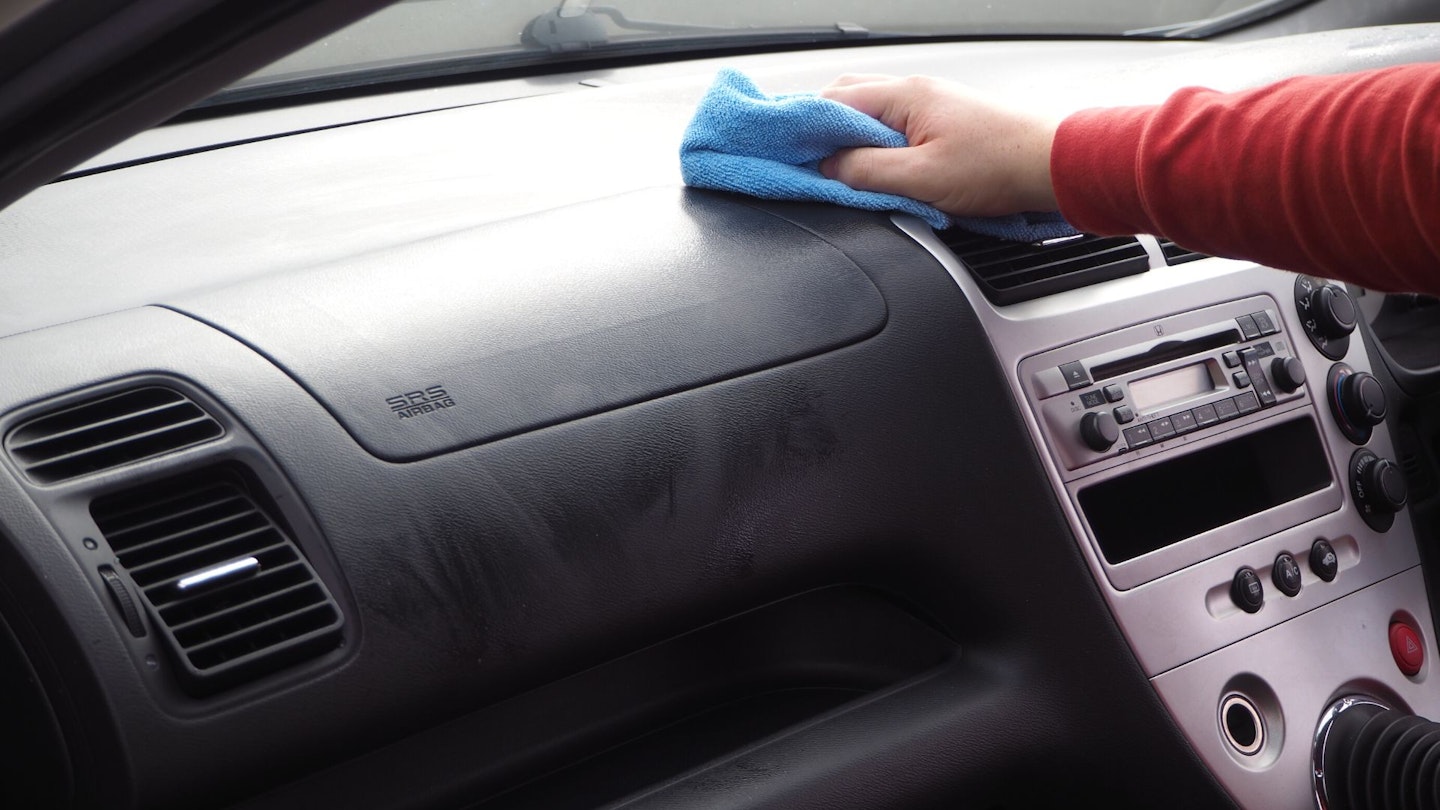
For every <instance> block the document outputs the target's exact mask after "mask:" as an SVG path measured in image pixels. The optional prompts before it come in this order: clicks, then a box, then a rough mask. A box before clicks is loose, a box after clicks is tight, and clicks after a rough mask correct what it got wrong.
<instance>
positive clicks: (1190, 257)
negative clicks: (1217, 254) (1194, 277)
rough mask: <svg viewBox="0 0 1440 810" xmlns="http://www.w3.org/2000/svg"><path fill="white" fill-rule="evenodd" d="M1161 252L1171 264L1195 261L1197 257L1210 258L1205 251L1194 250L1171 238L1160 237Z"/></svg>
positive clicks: (1167, 262)
mask: <svg viewBox="0 0 1440 810" xmlns="http://www.w3.org/2000/svg"><path fill="white" fill-rule="evenodd" d="M1156 241H1158V242H1159V243H1160V252H1161V253H1164V254H1165V263H1166V264H1168V265H1171V266H1174V265H1177V264H1184V263H1185V262H1193V261H1195V260H1196V259H1208V258H1210V257H1209V256H1206V255H1205V254H1204V253H1196V252H1195V251H1193V250H1189V249H1187V248H1183V247H1180V246H1179V245H1177V244H1175V243H1174V242H1172V241H1170V240H1169V239H1158V240H1156Z"/></svg>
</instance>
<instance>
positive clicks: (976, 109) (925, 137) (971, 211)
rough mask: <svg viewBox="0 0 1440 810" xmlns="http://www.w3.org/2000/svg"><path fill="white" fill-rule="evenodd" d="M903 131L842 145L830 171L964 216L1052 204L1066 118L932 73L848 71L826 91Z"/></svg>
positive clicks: (851, 182) (825, 167) (825, 170)
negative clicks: (898, 141) (1053, 158)
mask: <svg viewBox="0 0 1440 810" xmlns="http://www.w3.org/2000/svg"><path fill="white" fill-rule="evenodd" d="M820 95H821V96H823V97H824V98H828V99H831V100H833V101H838V102H840V103H841V104H845V105H848V106H850V107H854V108H855V109H857V110H859V111H860V112H863V113H865V114H866V115H869V116H871V117H872V118H877V119H879V120H880V121H881V122H882V123H884V124H885V125H886V126H888V127H890V128H891V129H894V130H898V131H900V132H903V133H905V137H906V138H907V139H909V141H910V146H908V147H903V148H895V149H888V148H880V147H860V148H857V149H842V150H841V151H839V152H836V153H835V154H834V155H832V156H830V157H828V158H826V159H825V160H823V161H821V163H820V172H821V174H823V175H825V176H826V177H828V178H831V179H832V180H839V181H840V182H842V183H844V184H846V185H847V186H850V187H851V188H855V189H860V190H864V191H881V192H887V193H890V194H898V195H900V196H902V197H910V198H912V199H916V200H919V201H921V202H926V203H930V204H931V205H933V206H935V207H936V208H939V209H940V210H942V211H945V212H947V213H950V214H955V215H957V216H1003V215H1005V214H1015V213H1019V212H1022V211H1054V210H1056V209H1058V208H1059V207H1060V206H1059V204H1058V203H1057V202H1056V201H1055V190H1054V188H1053V186H1052V185H1051V182H1050V146H1051V143H1052V142H1053V141H1054V139H1055V130H1056V127H1057V126H1058V122H1056V121H1054V120H1052V119H1048V118H1045V117H1043V116H1038V115H1033V114H1030V113H1025V112H1020V111H1016V110H1011V109H1008V108H1006V107H1005V106H1003V105H1001V104H1000V103H998V102H996V101H993V100H991V99H987V98H985V97H984V96H982V95H980V94H979V93H976V92H975V91H973V90H971V89H969V88H967V87H964V86H963V85H959V84H955V83H953V82H947V81H943V80H941V79H933V78H929V77H925V76H911V77H909V78H904V79H900V78H895V77H890V76H873V75H853V76H841V77H840V78H839V79H836V80H835V81H834V82H832V83H831V84H830V85H829V86H828V87H826V88H824V89H823V90H821V91H820Z"/></svg>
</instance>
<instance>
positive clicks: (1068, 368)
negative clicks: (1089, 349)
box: [1060, 360, 1090, 391]
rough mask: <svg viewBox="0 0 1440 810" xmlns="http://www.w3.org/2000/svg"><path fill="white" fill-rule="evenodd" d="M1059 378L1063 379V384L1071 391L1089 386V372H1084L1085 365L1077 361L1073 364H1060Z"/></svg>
mask: <svg viewBox="0 0 1440 810" xmlns="http://www.w3.org/2000/svg"><path fill="white" fill-rule="evenodd" d="M1060 376H1062V377H1064V378H1065V384H1066V385H1068V386H1070V390H1071V391H1074V390H1075V389H1076V388H1084V387H1085V386H1087V385H1089V384H1090V372H1088V371H1086V370H1085V364H1084V363H1081V362H1080V361H1079V360H1076V361H1075V362H1073V363H1061V364H1060Z"/></svg>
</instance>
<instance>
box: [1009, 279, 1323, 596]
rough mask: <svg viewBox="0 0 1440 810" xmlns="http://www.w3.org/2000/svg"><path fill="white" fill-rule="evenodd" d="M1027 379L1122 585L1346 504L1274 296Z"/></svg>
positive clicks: (1144, 333) (1035, 358)
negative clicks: (1336, 481)
mask: <svg viewBox="0 0 1440 810" xmlns="http://www.w3.org/2000/svg"><path fill="white" fill-rule="evenodd" d="M1020 377H1021V382H1022V385H1023V386H1024V388H1025V391H1026V394H1027V396H1028V397H1029V399H1030V404H1031V406H1032V407H1033V408H1034V409H1035V413H1036V415H1037V418H1038V421H1039V423H1040V425H1041V430H1042V432H1043V433H1044V435H1045V439H1046V442H1047V444H1048V447H1049V450H1050V452H1051V453H1052V454H1053V456H1054V459H1055V461H1056V464H1057V468H1058V470H1059V473H1060V477H1061V479H1062V480H1063V481H1064V483H1065V486H1066V488H1067V490H1068V491H1069V494H1070V497H1071V499H1072V500H1073V501H1074V503H1075V505H1076V507H1077V509H1078V511H1079V513H1080V515H1081V519H1082V521H1083V522H1084V523H1085V526H1086V528H1087V529H1088V530H1089V533H1090V538H1091V540H1092V542H1093V543H1094V544H1095V547H1096V551H1097V552H1099V554H1100V557H1101V560H1102V564H1103V565H1104V567H1105V568H1106V573H1107V575H1108V576H1109V577H1110V579H1111V582H1112V583H1113V584H1114V585H1115V587H1116V588H1119V589H1121V590H1125V589H1128V588H1132V587H1135V586H1137V585H1140V584H1143V583H1144V582H1147V581H1149V580H1151V579H1154V578H1156V577H1160V576H1164V575H1165V574H1168V573H1171V572H1173V571H1176V570H1179V569H1180V568H1182V567H1184V566H1187V565H1191V564H1193V563H1195V562H1199V561H1200V560H1203V559H1206V558H1208V557H1210V556H1213V555H1215V554H1218V553H1221V552H1223V551H1226V550H1229V549H1231V548H1235V547H1237V546H1240V545H1243V544H1245V543H1247V542H1250V541H1252V540H1256V539H1259V538H1260V537H1264V536H1267V535H1269V534H1272V533H1274V532H1276V531H1280V530H1282V529H1285V528H1289V527H1290V526H1295V525H1298V524H1300V523H1302V522H1304V521H1307V520H1311V519H1313V518H1315V517H1318V516H1319V515H1322V514H1325V513H1326V512H1329V511H1333V510H1335V509H1338V508H1339V507H1340V506H1341V504H1342V502H1343V497H1344V495H1343V490H1342V488H1341V487H1339V486H1337V485H1336V484H1335V480H1336V477H1335V475H1334V472H1333V470H1332V467H1331V464H1330V462H1329V460H1328V456H1327V454H1326V452H1325V448H1324V444H1323V440H1322V439H1321V436H1320V431H1319V428H1318V427H1317V425H1316V422H1315V416H1314V414H1315V409H1314V407H1313V405H1312V398H1311V396H1310V393H1309V388H1310V385H1308V384H1307V380H1306V375H1305V369H1304V366H1303V365H1302V364H1301V362H1300V360H1299V359H1298V358H1297V357H1295V352H1294V342H1293V340H1292V339H1291V338H1290V336H1289V335H1288V334H1287V333H1286V331H1285V328H1284V325H1283V320H1282V319H1281V318H1280V317H1279V310H1278V306H1277V305H1276V303H1275V301H1274V300H1273V299H1272V298H1270V297H1269V296H1264V295H1261V296H1253V297H1250V298H1246V299H1243V300H1239V301H1232V302H1228V303H1224V304H1218V305H1215V306H1209V307H1205V308H1202V309H1197V310H1193V311H1190V312H1184V313H1180V314H1177V315H1173V316H1170V317H1166V318H1161V319H1158V320H1154V321H1148V322H1145V323H1140V324H1136V325H1134V326H1131V327H1128V328H1125V329H1121V330H1118V331H1115V332H1111V333H1108V334H1105V335H1100V336H1097V337H1093V338H1090V339H1087V340H1083V341H1080V342H1078V343H1073V344H1070V345H1068V346H1064V347H1061V348H1058V349H1053V350H1050V351H1046V352H1043V353H1041V354H1038V355H1032V356H1030V357H1027V358H1025V359H1024V360H1023V361H1021V363H1020Z"/></svg>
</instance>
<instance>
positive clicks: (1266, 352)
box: [1250, 340, 1275, 357]
mask: <svg viewBox="0 0 1440 810" xmlns="http://www.w3.org/2000/svg"><path fill="white" fill-rule="evenodd" d="M1250 348H1251V349H1254V350H1255V356H1256V357H1270V356H1271V355H1273V354H1275V347H1274V346H1271V345H1270V341H1268V340H1266V341H1262V342H1260V343H1256V344H1255V345H1254V346H1251V347H1250Z"/></svg>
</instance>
